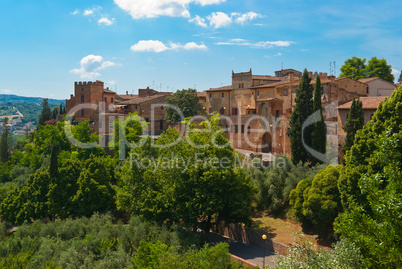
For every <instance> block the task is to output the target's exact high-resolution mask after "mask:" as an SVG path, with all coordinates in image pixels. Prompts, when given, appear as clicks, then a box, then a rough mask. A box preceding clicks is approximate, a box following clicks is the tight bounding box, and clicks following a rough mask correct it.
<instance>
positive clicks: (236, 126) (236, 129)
mask: <svg viewBox="0 0 402 269" xmlns="http://www.w3.org/2000/svg"><path fill="white" fill-rule="evenodd" d="M237 133H239V125H235V134H237Z"/></svg>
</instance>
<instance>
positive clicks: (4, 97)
mask: <svg viewBox="0 0 402 269" xmlns="http://www.w3.org/2000/svg"><path fill="white" fill-rule="evenodd" d="M42 100H43V98H42V97H25V96H18V95H14V94H0V103H25V104H41V103H42ZM48 102H49V105H50V107H52V105H53V106H59V105H60V103H63V105H64V104H65V102H66V100H58V99H49V98H48Z"/></svg>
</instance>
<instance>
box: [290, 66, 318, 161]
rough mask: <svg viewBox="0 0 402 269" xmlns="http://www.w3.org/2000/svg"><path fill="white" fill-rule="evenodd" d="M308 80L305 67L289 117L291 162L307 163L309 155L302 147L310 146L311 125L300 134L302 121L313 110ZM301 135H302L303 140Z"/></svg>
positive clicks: (309, 79) (311, 92)
mask: <svg viewBox="0 0 402 269" xmlns="http://www.w3.org/2000/svg"><path fill="white" fill-rule="evenodd" d="M310 81H311V78H309V76H308V72H307V69H304V72H303V76H302V78H301V80H300V84H299V88H298V89H297V92H296V99H295V107H294V109H293V112H292V116H291V118H290V145H291V153H292V162H293V164H297V163H299V162H302V163H308V162H309V161H310V156H309V154H308V152H307V150H306V148H305V147H304V143H306V144H307V145H308V146H311V127H307V128H305V129H304V136H303V134H302V132H303V130H302V126H303V123H304V122H305V120H306V119H307V118H308V117H309V116H310V115H311V113H312V111H313V102H312V99H313V86H312V85H311V84H310ZM302 137H304V141H303V139H302Z"/></svg>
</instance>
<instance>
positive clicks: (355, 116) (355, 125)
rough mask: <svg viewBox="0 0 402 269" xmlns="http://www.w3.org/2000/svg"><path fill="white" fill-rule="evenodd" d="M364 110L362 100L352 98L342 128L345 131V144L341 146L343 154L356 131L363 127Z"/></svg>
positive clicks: (349, 146)
mask: <svg viewBox="0 0 402 269" xmlns="http://www.w3.org/2000/svg"><path fill="white" fill-rule="evenodd" d="M363 125H364V112H363V104H362V102H361V101H360V100H359V99H357V100H355V98H353V101H352V106H351V107H350V111H349V115H348V119H347V121H346V124H345V126H344V127H343V130H345V132H346V139H345V144H344V145H343V147H342V153H343V155H345V154H346V152H347V151H348V150H349V149H350V148H351V147H352V146H353V143H354V140H355V135H356V132H357V131H358V130H360V129H362V128H363Z"/></svg>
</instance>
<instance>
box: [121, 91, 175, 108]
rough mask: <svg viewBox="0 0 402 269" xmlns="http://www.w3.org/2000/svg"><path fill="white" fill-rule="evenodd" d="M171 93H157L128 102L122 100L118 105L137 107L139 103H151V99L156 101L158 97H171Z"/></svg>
mask: <svg viewBox="0 0 402 269" xmlns="http://www.w3.org/2000/svg"><path fill="white" fill-rule="evenodd" d="M171 94H172V93H171V92H164V93H158V94H154V95H151V96H146V97H138V96H136V98H131V99H128V100H123V101H121V102H118V104H119V105H139V104H141V103H145V102H148V101H151V100H153V99H157V98H159V97H167V96H168V95H171Z"/></svg>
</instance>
